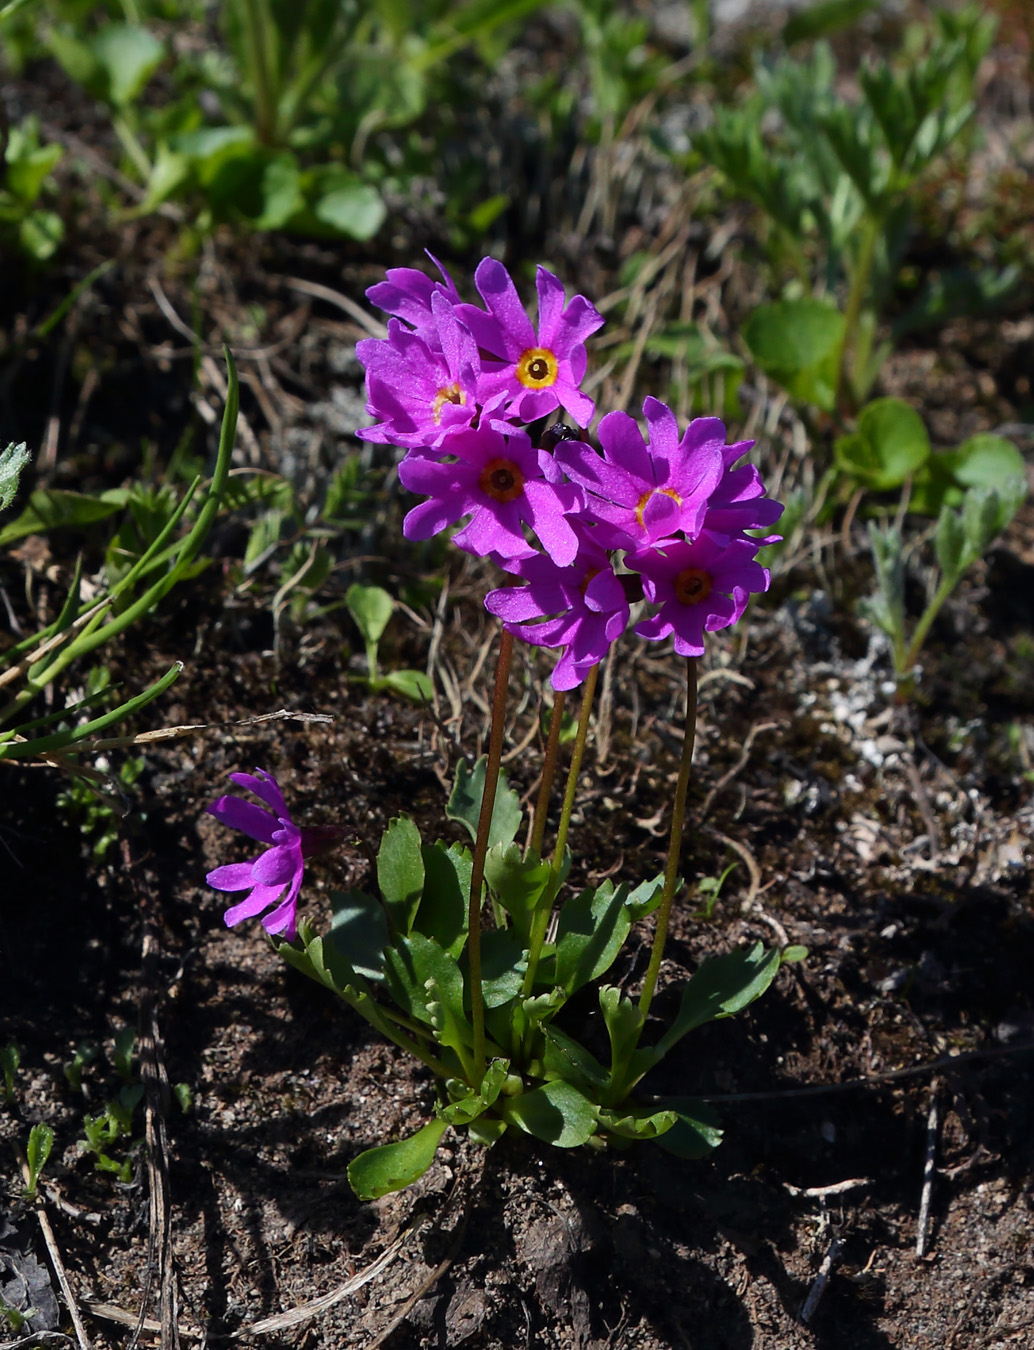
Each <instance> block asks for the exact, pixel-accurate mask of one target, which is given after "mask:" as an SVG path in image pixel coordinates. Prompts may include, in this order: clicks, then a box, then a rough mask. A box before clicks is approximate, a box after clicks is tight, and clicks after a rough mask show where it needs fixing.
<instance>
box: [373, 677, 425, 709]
mask: <svg viewBox="0 0 1034 1350" xmlns="http://www.w3.org/2000/svg"><path fill="white" fill-rule="evenodd" d="M377 687H378V689H391V690H392V691H393V692H394V693H396V694H401V695H402V697H403V698H408V699H410V700H411V702H413V703H430V702H431V700H432V699H433V698H434V685H433V684H432V683H431V681H430V679H429V678H428V676H427V675H425V674H424V672H423V671H422V670H390V671H388V673H387V675H382V676H381V677H380V678H379V679H378V680H377Z"/></svg>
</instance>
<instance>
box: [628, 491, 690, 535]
mask: <svg viewBox="0 0 1034 1350" xmlns="http://www.w3.org/2000/svg"><path fill="white" fill-rule="evenodd" d="M660 494H661V496H662V497H670V498H671V500H672V501H673V502H674V503H675V504H676V505H677V506H681V505H682V498H681V497H680V496H679V494H678V493H677V492H676V491H675V489H674V488H661V489H660ZM653 495H654V494H653V493H652V492H644V493H643V495H642V496H641V497H640V498H639V502H638V504H637V506H636V509H635V518H636V520H638V522H639V526H640V528H641V529H644V530H645V529H646V522H645V521H644V519H643V512H644V511H645V510H646V503H647V502H648V501H649V500H650V498H651V497H652V496H653Z"/></svg>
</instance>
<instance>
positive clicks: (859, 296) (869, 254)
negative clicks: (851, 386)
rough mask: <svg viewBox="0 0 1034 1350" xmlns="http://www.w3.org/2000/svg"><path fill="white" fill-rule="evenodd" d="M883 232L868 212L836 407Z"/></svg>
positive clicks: (846, 314) (848, 310) (843, 344)
mask: <svg viewBox="0 0 1034 1350" xmlns="http://www.w3.org/2000/svg"><path fill="white" fill-rule="evenodd" d="M879 231H880V222H879V221H878V220H877V218H876V217H875V216H873V215H868V214H867V215H866V216H865V219H864V221H863V223H862V239H861V243H860V245H859V248H858V261H857V263H856V264H855V268H854V274H853V275H852V277H851V289H850V291H849V292H848V295H847V305H846V307H845V309H844V337H843V341H842V342H841V344H840V360H839V362H838V365H837V392H836V398H835V400H834V405H833V406H834V407H836V408H839V407H840V404H841V402H842V400H843V397H844V393H845V390H846V389H847V387H848V383H849V378H848V366H849V365H850V364H851V360H852V357H853V356H854V355H855V353H856V349H857V338H858V333H857V330H858V320H859V317H860V316H861V313H862V305H863V303H864V301H865V295H866V291H867V290H868V288H869V279H870V277H871V275H872V265H873V259H874V258H875V256H876V240H877V237H878V235H879Z"/></svg>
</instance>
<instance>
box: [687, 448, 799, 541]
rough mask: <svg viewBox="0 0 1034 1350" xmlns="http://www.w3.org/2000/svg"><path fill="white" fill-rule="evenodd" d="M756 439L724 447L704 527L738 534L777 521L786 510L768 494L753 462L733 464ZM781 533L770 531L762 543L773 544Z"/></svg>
mask: <svg viewBox="0 0 1034 1350" xmlns="http://www.w3.org/2000/svg"><path fill="white" fill-rule="evenodd" d="M753 444H754V442H753V441H737V442H736V444H735V445H726V446H723V447H722V476H721V478H720V480H719V482H718V486H717V487H716V488H715V490H714V492H712V494H711V497H710V500H709V501H708V503H707V511H706V513H705V515H704V523H703V529H705V530H709V531H714V533H716V534H725V535H728V536H730V537H733V536H739V535H741V534H742V532H743V531H744V530H758V529H763V528H764V527H765V526H766V525H774V524H775V522H776V521H777V520H778V519H779V517H780V516H781V515H782V514H783V504H782V502H777V501H775V500H774V499H773V498H772V497H766V496H765V485H764V483H762V481H761V475H760V474H759V473H758V471H757V469H756V468H755V467H754V465H753V464H742V465H740V467H739V468H738V469H734V468H733V467H732V466H733V465H734V464H735V463H736V461H737V460H738V459H742V458H743V456H744V455H745V454H746V453H747V451H748V450H749V449H750V448H751V447H752V446H753ZM781 537H782V536H781V535H778V534H774V535H770V536H769V537H768V538H766V539H759V540H758V541H757V542H758V543H759V544H773V543H775V542H776V541H777V540H778V539H780V538H781Z"/></svg>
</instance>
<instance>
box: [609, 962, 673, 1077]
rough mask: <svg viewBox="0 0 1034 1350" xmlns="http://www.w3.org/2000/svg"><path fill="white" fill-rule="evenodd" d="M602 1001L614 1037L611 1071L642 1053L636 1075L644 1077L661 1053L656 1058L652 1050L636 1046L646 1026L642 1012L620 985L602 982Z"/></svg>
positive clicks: (612, 1039)
mask: <svg viewBox="0 0 1034 1350" xmlns="http://www.w3.org/2000/svg"><path fill="white" fill-rule="evenodd" d="M599 1000H600V1012H601V1013H602V1014H603V1021H604V1023H605V1025H606V1028H607V1035H608V1036H609V1037H610V1059H611V1072H613V1070H614V1068H616V1067H617V1066H618V1065H622V1064H630V1063H631V1062H632V1060H633V1058H635V1057H637V1056H638V1057H639V1059H640V1060H641V1063H639V1062H638V1061H637V1073H636V1078H641V1077H642V1075H643V1074H644V1073H645V1072H646V1070H647V1068H649V1067H650V1065H651V1064H653V1063H655V1062H656V1059H658V1058H660V1056H659V1055H658V1056H656V1057H655V1056H654V1055H653V1053H652V1051H651V1052H649V1053H647V1052H646V1051H637V1050H636V1049H635V1047H636V1045H637V1044H638V1041H639V1036H640V1034H641V1032H642V1029H643V1021H644V1019H643V1015H642V1013H641V1012H640V1011H639V1008H638V1006H637V1005H636V1004H635V1003H633V1002H632V1000H631V999H630V998H628V997H627V996H626V995H625V994H623V993H622V992H621V990H620V989H619V988H618V986H617V985H616V984H604V985H601V986H600V992H599ZM633 1081H634V1080H633Z"/></svg>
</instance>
